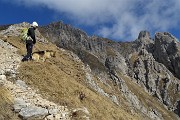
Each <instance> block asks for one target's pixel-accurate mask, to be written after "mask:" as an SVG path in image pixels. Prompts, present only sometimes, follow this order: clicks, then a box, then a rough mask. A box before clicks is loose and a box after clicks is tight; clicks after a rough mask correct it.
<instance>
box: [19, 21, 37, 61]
mask: <svg viewBox="0 0 180 120" xmlns="http://www.w3.org/2000/svg"><path fill="white" fill-rule="evenodd" d="M37 27H38V24H37V22H33V23H32V25H31V27H30V28H29V29H28V32H27V36H29V37H28V39H27V40H26V50H27V55H26V56H24V58H23V59H22V62H24V61H28V60H32V49H33V45H35V44H36V36H35V30H36V28H37Z"/></svg>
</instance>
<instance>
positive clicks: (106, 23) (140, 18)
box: [10, 0, 180, 40]
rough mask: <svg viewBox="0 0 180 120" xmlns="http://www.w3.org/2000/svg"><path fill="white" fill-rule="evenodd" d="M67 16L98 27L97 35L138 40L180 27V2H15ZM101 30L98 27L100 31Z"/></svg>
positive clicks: (154, 0) (117, 0)
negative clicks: (144, 34)
mask: <svg viewBox="0 0 180 120" xmlns="http://www.w3.org/2000/svg"><path fill="white" fill-rule="evenodd" d="M10 2H14V3H18V4H20V5H25V6H37V7H39V6H43V7H47V8H49V9H52V10H55V11H57V12H59V13H64V14H66V15H67V17H69V19H71V20H73V21H76V22H77V23H78V24H80V25H86V26H96V28H97V30H96V31H95V32H96V34H98V35H100V36H103V37H107V38H111V39H117V40H123V39H125V40H134V39H136V38H137V35H138V33H139V32H140V31H141V30H148V31H150V32H155V31H168V30H170V29H174V28H176V27H178V24H179V23H180V14H179V12H180V0H11V1H10ZM97 26H98V27H97Z"/></svg>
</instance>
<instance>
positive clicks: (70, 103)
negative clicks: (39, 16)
mask: <svg viewBox="0 0 180 120" xmlns="http://www.w3.org/2000/svg"><path fill="white" fill-rule="evenodd" d="M29 26H30V24H29V23H26V22H23V23H20V24H14V25H4V26H0V55H1V57H0V107H1V109H0V120H1V119H2V120H21V119H23V120H24V119H25V120H41V119H43V120H59V119H62V120H179V119H180V74H179V73H180V42H179V40H178V39H177V38H175V37H174V36H173V35H172V34H170V33H168V32H158V33H156V34H155V35H154V36H150V33H149V32H148V31H141V32H140V33H139V35H137V39H136V40H134V41H132V42H115V41H112V40H109V39H107V38H102V37H97V36H88V35H87V33H85V32H84V31H82V30H80V29H77V28H74V27H72V26H71V25H67V24H64V23H63V22H62V21H60V22H54V23H51V24H49V25H46V26H41V27H39V28H38V30H37V31H36V35H37V41H38V42H37V44H35V46H34V49H33V52H38V51H44V50H52V51H56V57H52V58H49V59H47V60H46V61H28V62H21V59H22V57H23V55H25V54H26V49H25V44H24V43H23V42H22V41H21V39H20V33H21V30H23V29H24V28H26V27H29Z"/></svg>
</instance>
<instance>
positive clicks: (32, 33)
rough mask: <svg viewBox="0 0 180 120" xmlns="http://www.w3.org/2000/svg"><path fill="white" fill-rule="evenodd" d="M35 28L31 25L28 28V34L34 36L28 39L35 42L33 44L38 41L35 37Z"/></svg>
mask: <svg viewBox="0 0 180 120" xmlns="http://www.w3.org/2000/svg"><path fill="white" fill-rule="evenodd" d="M34 30H35V29H34V28H33V27H30V28H29V29H28V33H27V35H28V36H30V37H31V38H32V40H28V41H27V42H33V44H35V43H36V37H35V31H34Z"/></svg>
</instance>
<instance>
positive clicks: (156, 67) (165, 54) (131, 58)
mask: <svg viewBox="0 0 180 120" xmlns="http://www.w3.org/2000/svg"><path fill="white" fill-rule="evenodd" d="M40 31H41V33H43V35H44V36H45V37H46V38H48V39H49V40H50V41H52V42H54V43H55V44H56V45H57V46H59V47H62V48H65V49H68V50H72V51H73V52H75V53H76V54H77V55H78V56H79V58H80V59H81V60H82V61H83V62H84V63H85V64H88V65H89V66H90V68H91V69H92V73H93V74H96V75H97V73H98V74H102V73H104V74H105V73H106V75H109V76H110V78H111V80H112V81H114V83H115V84H116V85H117V84H119V83H121V82H122V80H121V79H122V77H120V75H119V73H121V74H124V75H127V76H128V77H130V79H131V80H132V81H134V82H135V83H137V85H139V86H141V87H142V88H143V89H144V91H146V92H147V94H149V95H151V96H154V97H155V98H157V99H158V101H159V102H161V103H162V104H164V105H165V106H166V107H167V109H168V110H170V111H173V112H175V113H176V114H177V115H180V113H179V112H178V111H179V110H178V109H179V107H178V106H179V104H178V103H179V99H180V98H179V87H178V86H179V63H180V61H179V57H180V55H179V52H180V50H179V46H180V45H179V42H178V40H177V39H176V38H175V37H173V36H172V35H171V34H170V33H166V32H164V33H156V35H155V37H154V39H152V38H151V36H150V33H149V32H147V31H142V32H140V34H139V36H138V38H137V40H135V41H133V42H126V43H124V42H119V43H117V42H113V41H111V40H108V39H104V38H100V37H95V36H92V37H90V36H88V35H87V34H86V33H85V32H83V31H81V30H79V29H76V28H73V27H71V26H70V25H66V24H63V23H62V22H57V23H52V24H49V25H47V26H43V27H41V29H40ZM51 38H53V39H51ZM87 56H91V57H88V59H86V58H87ZM93 61H96V62H95V63H98V64H92V63H93ZM94 66H96V67H94ZM107 73H108V74H107ZM101 79H103V78H101ZM123 86H125V85H123ZM120 88H121V86H120ZM128 91H129V90H128ZM124 95H125V94H124ZM125 96H128V95H125ZM137 101H138V100H134V101H133V103H135V102H137ZM134 107H135V106H134ZM135 108H138V107H135ZM154 113H156V112H154ZM160 116H161V115H160ZM160 119H162V118H160Z"/></svg>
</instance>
